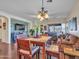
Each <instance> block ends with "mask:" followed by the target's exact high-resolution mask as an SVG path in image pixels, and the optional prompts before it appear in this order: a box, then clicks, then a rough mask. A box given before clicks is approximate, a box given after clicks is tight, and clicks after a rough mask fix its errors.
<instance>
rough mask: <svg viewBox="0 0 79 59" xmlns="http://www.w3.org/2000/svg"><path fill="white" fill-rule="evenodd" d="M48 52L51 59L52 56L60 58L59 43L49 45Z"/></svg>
mask: <svg viewBox="0 0 79 59" xmlns="http://www.w3.org/2000/svg"><path fill="white" fill-rule="evenodd" d="M46 54H47V59H49V57H50V59H51V56H52V57H56V58H58V59H60V57H59V56H60V54H59V48H58V46H57V45H50V46H49V47H47V48H46Z"/></svg>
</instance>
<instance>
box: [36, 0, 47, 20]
mask: <svg viewBox="0 0 79 59" xmlns="http://www.w3.org/2000/svg"><path fill="white" fill-rule="evenodd" d="M43 3H44V2H43V0H42V8H41V11H39V12H38V15H37V18H38V19H40V21H43V20H45V19H48V11H47V10H44V7H43Z"/></svg>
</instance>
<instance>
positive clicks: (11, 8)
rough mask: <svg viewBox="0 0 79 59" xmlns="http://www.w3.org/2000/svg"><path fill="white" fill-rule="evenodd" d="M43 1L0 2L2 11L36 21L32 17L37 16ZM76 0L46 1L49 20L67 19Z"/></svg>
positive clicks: (11, 0)
mask: <svg viewBox="0 0 79 59" xmlns="http://www.w3.org/2000/svg"><path fill="white" fill-rule="evenodd" d="M41 1H42V0H0V10H1V11H4V12H7V13H9V14H12V15H15V16H19V17H22V18H27V19H28V18H29V19H36V18H35V17H32V16H33V15H37V12H38V11H39V10H40V9H41ZM75 2H76V0H53V2H47V0H44V6H45V9H46V10H48V14H49V19H53V18H65V17H66V16H67V15H69V12H70V11H71V9H72V7H73V6H74V4H75Z"/></svg>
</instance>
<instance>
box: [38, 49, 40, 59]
mask: <svg viewBox="0 0 79 59" xmlns="http://www.w3.org/2000/svg"><path fill="white" fill-rule="evenodd" d="M38 59H40V50H39V51H38Z"/></svg>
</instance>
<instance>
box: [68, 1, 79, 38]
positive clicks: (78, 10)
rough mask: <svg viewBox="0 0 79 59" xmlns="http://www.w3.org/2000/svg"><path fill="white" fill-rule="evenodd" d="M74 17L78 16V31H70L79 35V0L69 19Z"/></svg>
mask: <svg viewBox="0 0 79 59" xmlns="http://www.w3.org/2000/svg"><path fill="white" fill-rule="evenodd" d="M73 17H77V31H70V33H71V34H73V35H76V36H78V37H79V0H77V2H76V4H75V6H74V7H73V9H72V11H71V12H70V15H69V20H70V19H72V18H73Z"/></svg>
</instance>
